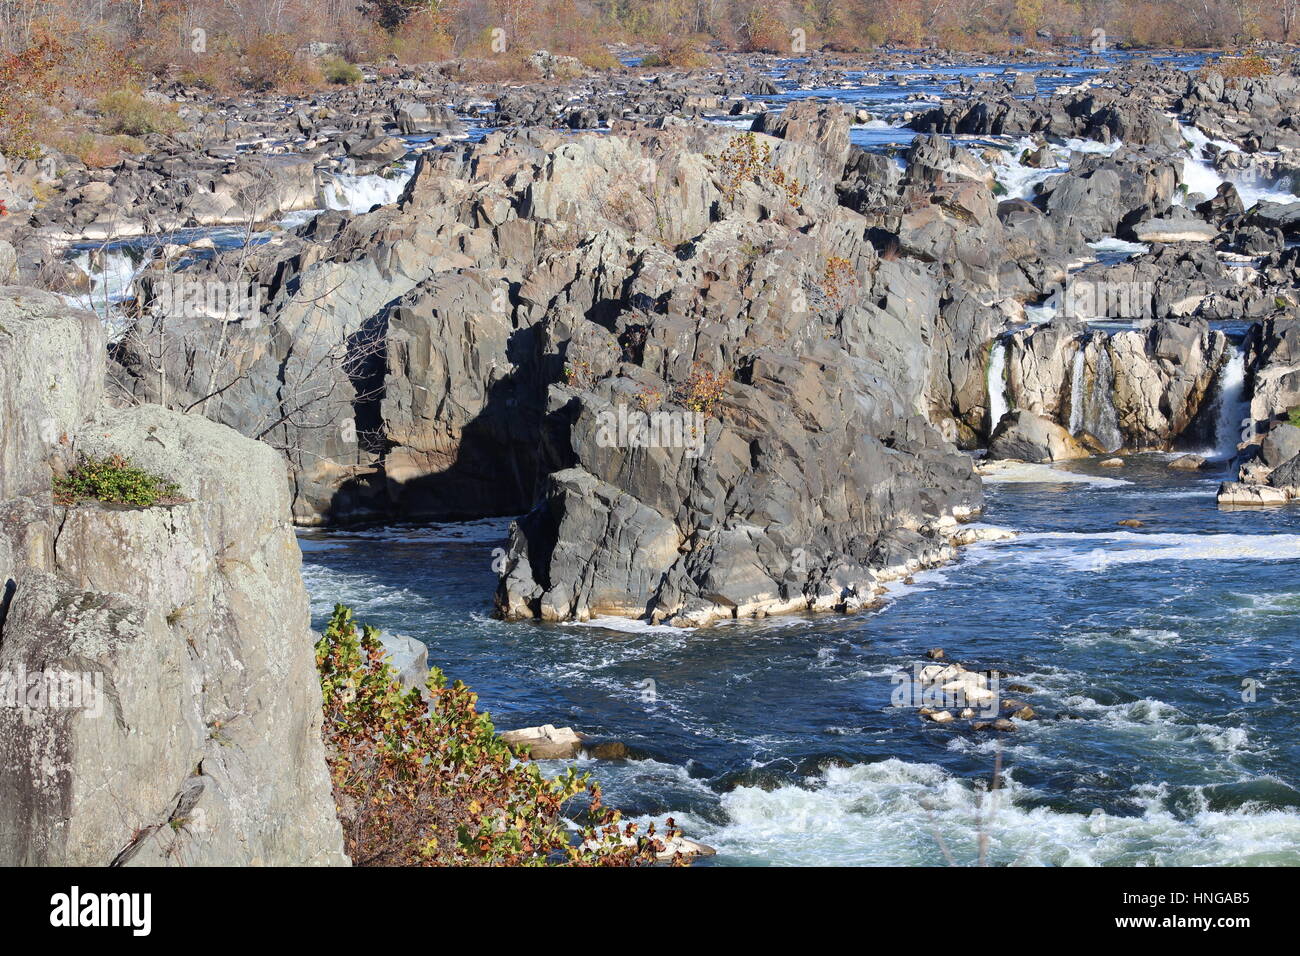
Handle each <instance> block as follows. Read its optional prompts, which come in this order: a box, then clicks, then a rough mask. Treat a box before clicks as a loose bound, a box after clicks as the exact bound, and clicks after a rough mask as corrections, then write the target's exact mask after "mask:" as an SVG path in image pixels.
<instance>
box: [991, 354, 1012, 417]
mask: <svg viewBox="0 0 1300 956" xmlns="http://www.w3.org/2000/svg"><path fill="white" fill-rule="evenodd" d="M1010 347H1011V346H1010V345H1009V344H1008V343H1005V342H1003V341H1002V340H1001V339H998V340H997V341H995V342H994V343H993V350H992V352H991V353H990V354H989V383H988V390H989V434H990V435H992V434H993V432H994V431H995V430H996V429H997V427H998V422H1000V421H1002V416H1003V415H1005V414H1006V413H1007V412H1008V411H1010V409H1011V404H1010V402H1009V401H1008V400H1007V380H1006V370H1007V350H1008V349H1009V348H1010Z"/></svg>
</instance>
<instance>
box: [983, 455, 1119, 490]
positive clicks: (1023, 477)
mask: <svg viewBox="0 0 1300 956" xmlns="http://www.w3.org/2000/svg"><path fill="white" fill-rule="evenodd" d="M980 478H982V479H983V480H984V482H985V484H990V485H997V484H1046V485H1091V486H1092V487H1094V488H1115V487H1118V486H1120V485H1131V484H1132V482H1131V481H1126V480H1125V479H1123V478H1107V477H1105V476H1103V475H1085V474H1082V473H1080V472H1076V471H1066V470H1065V469H1063V468H1053V467H1052V466H1051V465H1048V464H1040V463H1034V462H1027V461H1007V462H999V461H991V462H986V463H985V464H982V465H981V466H980Z"/></svg>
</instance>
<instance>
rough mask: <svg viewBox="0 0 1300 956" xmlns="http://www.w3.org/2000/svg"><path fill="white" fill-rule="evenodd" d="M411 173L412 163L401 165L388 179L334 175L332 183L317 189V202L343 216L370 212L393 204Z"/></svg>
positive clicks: (384, 177) (345, 174) (372, 176)
mask: <svg viewBox="0 0 1300 956" xmlns="http://www.w3.org/2000/svg"><path fill="white" fill-rule="evenodd" d="M414 172H415V164H414V163H409V162H408V163H403V164H402V166H401V168H400V169H398V170H397V172H396V173H395V174H394V175H392V176H381V175H380V174H378V173H375V174H373V175H370V176H351V175H348V174H347V173H337V174H335V175H334V177H333V181H332V182H327V183H325V184H324V185H323V186H322V187H321V198H322V200H323V201H324V205H325V208H326V209H339V210H342V211H343V212H353V213H363V212H370V210H371V209H372V208H373V207H375V206H387V205H389V204H390V203H395V202H397V197H399V196H400V195H402V190H403V189H405V188H406V184H407V182H408V181H409V180H410V178H411V175H412V174H413V173H414Z"/></svg>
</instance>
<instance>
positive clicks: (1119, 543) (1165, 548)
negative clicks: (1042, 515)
mask: <svg viewBox="0 0 1300 956" xmlns="http://www.w3.org/2000/svg"><path fill="white" fill-rule="evenodd" d="M1016 542H1019V543H1021V544H1033V543H1038V542H1060V543H1061V544H1062V545H1065V547H1062V548H1060V549H1058V550H1047V551H1043V550H1035V551H1033V553H1032V557H1033V560H1035V561H1046V560H1055V561H1060V562H1061V563H1063V564H1065V565H1066V566H1067V567H1071V568H1073V569H1075V570H1086V571H1096V570H1100V568H1099V567H1098V564H1099V563H1100V564H1101V565H1102V566H1104V567H1110V566H1114V565H1118V564H1144V563H1150V562H1154V561H1294V560H1297V559H1300V534H1156V533H1152V534H1140V533H1136V532H1131V531H1116V532H1105V533H1086V532H1074V531H1044V532H1026V533H1024V534H1022V535H1020V537H1018V538H1016V539H1014V542H1012V543H1016ZM1089 545H1092V546H1093V552H1092V553H1083V549H1085V548H1087V547H1088V546H1089ZM1097 549H1101V552H1100V555H1098V554H1097V553H1096V551H1097Z"/></svg>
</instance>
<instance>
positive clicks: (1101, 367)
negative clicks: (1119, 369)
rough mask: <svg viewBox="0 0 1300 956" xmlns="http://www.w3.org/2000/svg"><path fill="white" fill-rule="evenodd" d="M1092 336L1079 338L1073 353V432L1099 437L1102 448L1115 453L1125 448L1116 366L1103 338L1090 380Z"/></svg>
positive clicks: (1071, 422) (1071, 414) (1071, 405)
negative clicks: (1116, 399)
mask: <svg viewBox="0 0 1300 956" xmlns="http://www.w3.org/2000/svg"><path fill="white" fill-rule="evenodd" d="M1090 341H1092V339H1091V337H1089V336H1086V335H1085V336H1084V337H1083V338H1081V339H1080V340H1079V350H1078V351H1077V352H1075V353H1074V365H1073V368H1072V369H1071V372H1070V434H1071V435H1080V434H1082V433H1084V432H1087V433H1088V434H1089V435H1091V436H1092V437H1093V438H1095V439H1096V440H1097V443H1098V444H1099V445H1100V446H1101V448H1102V450H1103V451H1106V452H1114V451H1118V450H1119V449H1120V448H1122V447H1124V433H1123V432H1122V431H1120V428H1119V413H1118V412H1116V411H1115V402H1114V398H1113V396H1112V392H1113V391H1114V389H1115V369H1114V367H1113V366H1112V365H1111V362H1110V350H1109V349H1108V348H1107V347H1106V343H1105V341H1104V340H1102V341H1100V342H1099V343H1098V348H1097V350H1096V352H1095V353H1094V356H1095V357H1094V359H1093V375H1092V382H1091V384H1089V382H1088V344H1089V342H1090Z"/></svg>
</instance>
